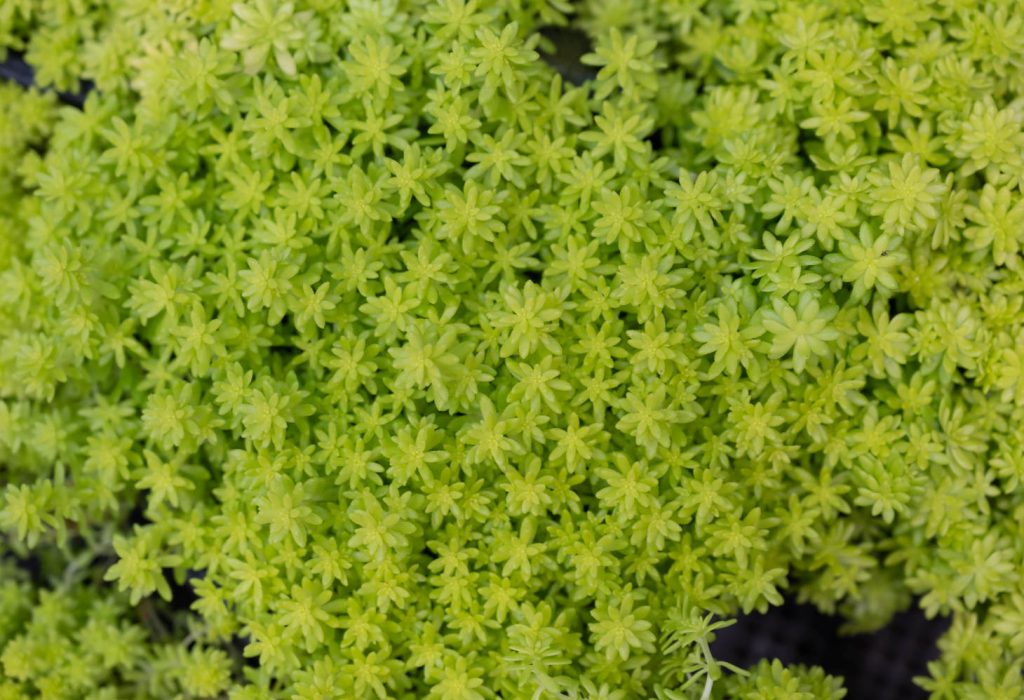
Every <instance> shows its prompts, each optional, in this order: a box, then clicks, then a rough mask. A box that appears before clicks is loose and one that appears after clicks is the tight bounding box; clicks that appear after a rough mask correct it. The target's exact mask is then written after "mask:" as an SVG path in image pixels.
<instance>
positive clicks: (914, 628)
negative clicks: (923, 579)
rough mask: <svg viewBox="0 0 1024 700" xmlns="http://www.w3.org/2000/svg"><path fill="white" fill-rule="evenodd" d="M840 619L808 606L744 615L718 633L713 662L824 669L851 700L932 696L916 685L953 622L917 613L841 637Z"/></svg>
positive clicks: (790, 605)
mask: <svg viewBox="0 0 1024 700" xmlns="http://www.w3.org/2000/svg"><path fill="white" fill-rule="evenodd" d="M842 622H843V621H842V620H841V619H840V618H837V617H830V616H827V615H823V614H822V613H820V612H818V611H817V610H816V609H815V608H814V607H812V606H810V605H800V604H797V603H794V602H790V601H787V602H786V603H785V604H784V605H782V606H779V607H777V608H772V609H771V610H769V611H768V612H767V613H764V614H752V615H741V616H740V617H739V618H738V620H737V622H736V624H735V625H733V626H731V627H727V628H726V629H723V630H720V631H719V632H718V636H717V638H716V639H715V642H714V643H713V644H712V645H711V651H712V653H713V654H714V656H715V658H717V659H719V660H721V661H728V662H730V663H732V664H735V665H737V666H739V667H741V668H746V667H749V666H752V665H753V664H755V663H757V662H758V661H760V660H761V659H779V660H780V661H782V662H783V663H786V664H793V663H800V664H807V665H814V666H821V667H822V668H823V669H825V671H826V672H827V673H829V674H832V675H836V676H842V677H843V678H844V679H845V685H846V688H847V690H848V691H849V692H848V694H847V696H846V697H847V699H848V700H917V699H918V698H927V697H928V694H927V693H926V692H925V691H923V690H921V689H920V688H918V687H917V686H916V685H914V682H913V678H914V676H921V675H927V672H928V668H927V664H928V662H929V661H931V660H933V659H935V658H937V657H938V655H939V652H938V648H937V647H936V644H935V643H936V641H937V640H938V638H939V636H940V635H941V634H942V633H943V632H945V631H946V628H947V627H949V621H948V620H946V619H942V618H938V619H934V620H928V619H926V618H925V616H924V614H923V613H921V611H920V610H918V609H917V608H913V609H911V610H908V611H906V612H903V613H900V614H898V615H896V616H895V617H894V618H893V620H892V621H891V622H890V623H889V624H888V625H886V626H885V627H883V628H882V629H881V630H879V631H877V632H874V633H872V634H858V635H850V636H846V635H840V634H839V627H840V625H841V624H842Z"/></svg>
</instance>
